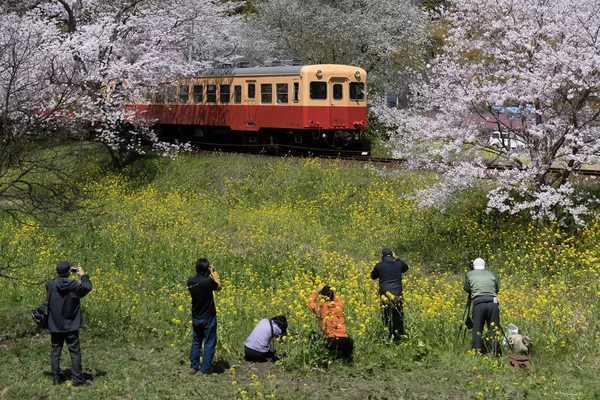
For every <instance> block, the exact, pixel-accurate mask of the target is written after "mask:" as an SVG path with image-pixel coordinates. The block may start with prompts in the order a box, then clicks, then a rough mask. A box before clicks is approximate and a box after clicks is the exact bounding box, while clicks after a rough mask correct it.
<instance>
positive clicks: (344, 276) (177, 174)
mask: <svg viewBox="0 0 600 400" xmlns="http://www.w3.org/2000/svg"><path fill="white" fill-rule="evenodd" d="M82 151H83V150H82ZM88 151H89V160H90V161H89V164H83V166H82V170H88V174H87V175H86V176H87V177H88V178H87V179H86V180H85V185H86V187H85V188H86V192H87V193H96V194H98V195H97V196H95V197H94V198H92V199H89V200H88V202H87V205H88V209H89V210H90V212H89V213H87V214H84V215H83V216H82V215H81V214H79V215H78V216H77V219H72V220H71V219H70V218H72V217H67V216H65V218H69V219H66V220H65V222H69V224H68V226H64V227H60V226H41V225H40V224H38V223H36V222H35V221H27V222H28V223H27V224H25V225H23V224H18V223H15V222H13V221H11V220H10V219H8V218H7V217H4V218H3V219H2V220H0V225H2V229H1V231H0V232H1V233H0V247H1V250H2V251H1V252H0V259H1V261H2V262H3V263H6V262H7V261H9V260H10V261H11V263H15V262H17V263H18V264H15V265H21V266H22V269H21V270H20V271H23V272H22V276H24V277H26V278H27V280H26V282H23V281H11V280H2V281H0V290H1V291H0V359H1V360H3V362H4V364H5V365H6V367H5V368H2V369H0V398H2V399H4V398H6V399H22V398H57V399H62V398H107V399H115V398H116V399H121V398H135V399H142V398H151V399H164V398H173V399H177V398H190V397H198V398H221V397H222V398H256V397H262V396H265V397H266V396H271V395H274V398H280V399H303V398H319V399H320V398H324V399H326V398H331V399H333V398H344V399H345V398H348V399H363V398H373V399H385V398H406V399H430V398H440V399H443V398H447V399H465V398H490V399H492V398H498V399H503V398H517V399H519V398H565V399H573V398H576V399H588V398H594V397H600V384H599V383H598V380H597V376H598V373H599V372H600V371H599V369H600V361H599V357H598V354H599V351H600V346H599V344H600V334H599V329H598V327H599V324H598V317H597V316H598V307H600V302H599V301H598V296H599V293H600V289H599V286H598V283H597V282H598V278H599V276H598V275H599V272H600V269H599V268H598V259H597V258H596V257H597V255H598V254H600V240H598V236H599V233H600V221H598V220H590V221H589V225H588V228H586V229H565V228H563V227H560V226H555V225H548V226H547V227H545V228H544V229H541V230H540V229H538V228H537V225H536V224H535V223H532V222H531V221H528V220H527V219H526V218H522V217H512V218H509V217H506V216H502V215H494V214H486V213H485V212H484V203H483V202H484V200H485V196H484V194H483V193H482V192H480V191H472V192H469V193H465V194H464V197H463V198H462V199H461V201H459V202H458V203H457V204H455V205H453V206H451V207H450V208H449V209H448V211H447V212H446V213H444V214H442V213H439V212H435V211H426V210H421V209H418V208H417V207H416V206H415V204H414V202H413V201H412V200H411V199H410V197H409V196H408V195H410V193H412V192H413V191H414V190H415V189H416V188H418V187H422V185H423V184H424V182H426V181H428V180H430V177H427V176H423V175H415V174H410V175H407V174H403V173H401V172H400V173H398V172H397V171H392V170H387V171H383V172H384V173H376V172H374V171H373V170H372V169H365V168H363V167H362V166H360V165H356V164H352V163H348V162H341V161H321V160H315V159H312V160H311V159H309V160H307V159H298V158H291V157H287V158H283V159H266V158H261V157H256V156H251V157H247V156H239V155H224V154H209V155H186V156H182V157H180V158H178V159H176V160H169V159H164V158H153V157H147V158H144V159H141V160H139V161H138V162H136V163H134V164H133V165H131V166H130V167H128V168H127V169H126V170H125V171H123V172H121V173H115V172H111V171H110V170H103V169H101V168H100V169H99V168H98V166H102V165H108V160H107V159H105V158H102V155H101V153H100V152H99V151H98V149H95V148H91V149H88ZM79 156H83V158H84V159H85V154H80V155H79ZM66 162H70V161H66ZM388 246H389V247H393V248H394V249H395V250H396V253H397V254H399V255H400V256H401V257H402V258H403V259H405V260H406V261H407V262H408V264H409V266H410V270H409V272H408V273H407V274H406V276H405V296H406V307H405V311H406V325H407V331H408V332H409V333H410V338H409V339H408V340H407V341H405V342H404V343H403V344H402V345H400V346H394V345H392V344H388V343H385V342H384V341H383V340H382V337H383V329H382V326H381V323H380V321H379V311H378V300H377V289H376V283H375V282H373V281H371V280H370V278H369V272H370V270H371V268H372V267H373V265H374V264H375V263H376V262H377V258H378V253H379V251H380V250H381V248H382V247H388ZM200 256H206V257H208V258H209V260H210V261H211V262H212V263H213V264H214V265H215V267H216V269H217V272H218V273H219V274H220V276H221V279H222V280H223V282H224V289H223V291H222V292H220V293H219V294H218V295H217V296H216V302H217V307H218V310H219V317H218V321H219V337H218V346H217V356H216V359H217V360H218V364H219V365H220V366H221V367H222V368H223V369H224V370H225V372H224V373H222V374H219V375H218V376H215V377H209V378H205V377H201V376H193V377H190V376H187V375H185V372H186V371H187V369H188V352H189V344H190V341H191V334H190V329H189V322H188V321H189V318H190V317H189V313H190V304H189V303H190V301H189V295H188V294H187V291H186V290H185V287H184V284H185V280H186V278H187V276H188V275H191V274H193V265H194V261H195V259H196V258H198V257H200ZM476 257H483V258H485V259H486V261H487V262H488V265H489V267H490V269H491V270H492V271H494V272H495V273H497V275H498V276H499V277H500V279H501V287H502V290H501V299H500V300H501V321H502V323H503V325H504V326H506V324H507V323H509V322H513V323H515V324H516V325H517V326H519V328H520V329H521V331H522V332H524V333H525V334H527V335H528V336H530V337H531V338H532V339H533V340H534V353H533V355H532V362H533V366H534V367H533V370H532V371H525V370H523V371H512V370H510V369H509V368H508V367H507V362H506V358H498V359H496V358H493V357H492V358H484V357H481V356H477V355H473V354H470V353H469V352H468V348H469V340H468V338H467V339H464V340H459V341H457V340H456V336H457V333H458V331H459V327H460V321H459V320H460V319H461V317H462V312H463V305H464V301H465V298H466V297H465V294H464V293H463V292H462V289H461V282H462V279H463V277H464V273H465V272H466V270H467V268H468V264H469V262H470V261H471V260H473V259H474V258H476ZM60 259H69V260H71V261H72V262H75V263H79V264H81V265H82V266H83V267H84V269H85V270H86V272H89V273H90V275H91V280H92V282H93V284H94V289H93V291H92V292H91V293H90V294H89V295H88V297H86V298H85V299H83V301H82V304H83V307H84V328H83V329H82V331H81V338H82V348H83V357H84V358H83V362H84V369H86V372H87V373H89V374H91V375H92V376H93V386H92V387H89V388H68V387H67V386H60V387H53V386H51V377H50V376H49V371H50V367H49V347H50V346H49V344H50V338H49V335H48V334H47V333H44V332H36V331H35V330H33V326H32V322H31V320H30V317H29V312H30V310H31V309H32V308H34V307H35V306H37V305H38V304H39V303H41V301H42V300H43V298H44V293H43V285H41V283H42V282H44V280H45V279H48V278H50V277H52V276H53V269H54V266H55V265H56V262H57V261H58V260H60ZM27 282H34V283H35V284H29V283H27ZM323 283H332V284H333V285H334V286H336V288H337V289H338V293H339V294H340V296H341V297H342V299H343V300H344V301H345V303H346V307H347V309H346V317H347V324H348V328H349V331H350V335H351V336H352V337H353V338H354V339H355V343H356V353H355V362H354V363H353V364H351V365H345V364H340V363H337V362H333V363H328V362H327V361H328V359H327V358H326V357H324V356H325V355H324V354H323V352H322V350H321V349H320V348H318V347H315V346H314V345H312V344H311V343H308V342H307V341H306V339H307V338H308V337H309V334H310V332H311V331H312V330H314V329H315V328H316V324H315V320H314V318H313V316H312V315H311V314H309V313H308V312H307V309H306V306H305V304H306V300H307V298H308V296H310V294H311V293H312V291H314V289H315V288H316V287H317V286H319V285H321V284H323ZM279 313H285V314H286V315H287V316H288V319H289V320H290V333H291V335H292V337H291V338H290V339H288V341H287V342H286V343H285V344H278V345H277V347H278V348H279V349H280V350H282V351H285V352H286V353H287V354H288V356H287V357H286V358H285V359H284V360H283V361H282V362H280V363H277V364H275V365H272V364H261V365H252V364H249V363H246V362H243V361H241V360H242V356H243V341H244V339H245V338H246V336H247V335H248V334H249V332H250V331H251V330H252V328H253V326H254V323H255V321H256V320H258V319H260V318H264V317H267V316H272V315H276V314H279ZM62 360H63V363H62V365H63V367H67V368H68V366H69V365H70V362H69V356H68V353H67V352H66V349H65V351H64V353H63V359H62ZM234 382H235V384H234Z"/></svg>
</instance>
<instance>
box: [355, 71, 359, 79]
mask: <svg viewBox="0 0 600 400" xmlns="http://www.w3.org/2000/svg"><path fill="white" fill-rule="evenodd" d="M354 77H355V78H356V79H360V71H356V72H355V73H354Z"/></svg>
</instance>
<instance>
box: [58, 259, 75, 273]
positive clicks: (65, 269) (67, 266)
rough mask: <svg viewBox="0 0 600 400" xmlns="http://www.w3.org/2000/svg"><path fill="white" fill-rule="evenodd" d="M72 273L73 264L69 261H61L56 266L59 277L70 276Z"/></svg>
mask: <svg viewBox="0 0 600 400" xmlns="http://www.w3.org/2000/svg"><path fill="white" fill-rule="evenodd" d="M69 271H71V263H70V262H68V261H59V262H58V264H57V265H56V273H57V274H59V275H69Z"/></svg>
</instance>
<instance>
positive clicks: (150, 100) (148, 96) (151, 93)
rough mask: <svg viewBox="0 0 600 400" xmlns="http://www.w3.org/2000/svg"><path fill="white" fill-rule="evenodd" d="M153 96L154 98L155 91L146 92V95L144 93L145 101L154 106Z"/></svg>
mask: <svg viewBox="0 0 600 400" xmlns="http://www.w3.org/2000/svg"><path fill="white" fill-rule="evenodd" d="M152 96H154V91H152V90H150V89H148V90H146V93H144V99H145V101H146V103H148V104H152Z"/></svg>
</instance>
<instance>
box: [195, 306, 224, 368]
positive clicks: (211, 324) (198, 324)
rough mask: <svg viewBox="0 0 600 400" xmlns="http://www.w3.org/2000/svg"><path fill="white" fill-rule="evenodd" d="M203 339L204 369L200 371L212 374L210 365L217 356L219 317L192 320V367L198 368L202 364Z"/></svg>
mask: <svg viewBox="0 0 600 400" xmlns="http://www.w3.org/2000/svg"><path fill="white" fill-rule="evenodd" d="M202 341H204V355H203V356H202V369H201V370H200V372H202V373H203V374H210V373H211V372H212V368H211V366H210V365H211V363H212V360H213V357H214V356H215V347H216V345H217V317H212V318H207V319H193V320H192V348H191V349H190V368H194V369H198V367H199V365H200V355H201V354H202Z"/></svg>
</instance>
